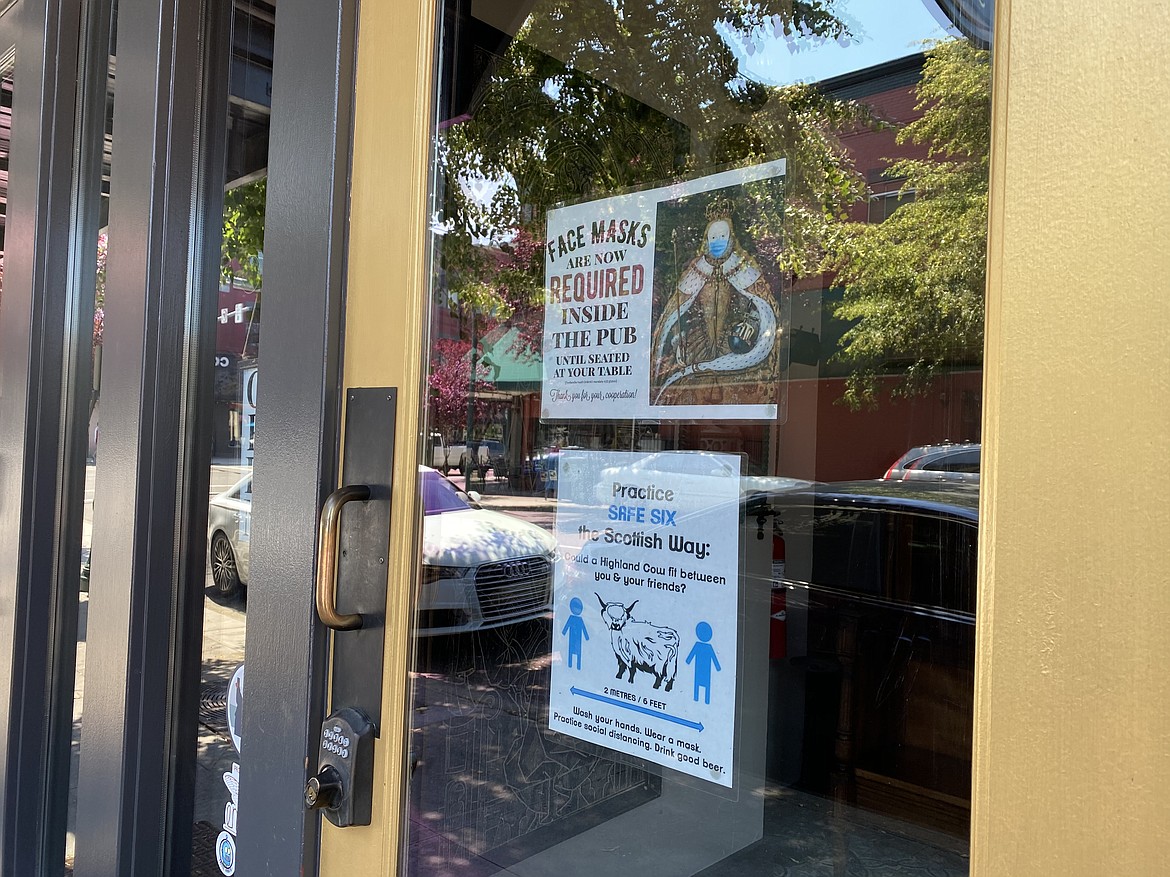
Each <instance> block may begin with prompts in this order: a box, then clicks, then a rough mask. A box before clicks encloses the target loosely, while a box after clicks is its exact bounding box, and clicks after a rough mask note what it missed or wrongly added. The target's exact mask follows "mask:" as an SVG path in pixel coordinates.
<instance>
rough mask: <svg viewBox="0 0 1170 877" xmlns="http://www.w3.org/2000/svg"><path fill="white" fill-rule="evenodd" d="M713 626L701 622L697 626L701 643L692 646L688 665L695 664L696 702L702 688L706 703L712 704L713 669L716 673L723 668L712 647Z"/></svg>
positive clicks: (696, 629)
mask: <svg viewBox="0 0 1170 877" xmlns="http://www.w3.org/2000/svg"><path fill="white" fill-rule="evenodd" d="M711 635H712V631H711V625H709V624H708V623H707V622H705V621H700V622H699V623H698V624H696V625H695V636H696V637H698V639H699V641H698V642H697V643H695V644H694V645H693V646H691V651H690V654H688V655H687V663H688V664H689V663H691V662H692V661H694V662H695V701H696V702H697V701H698V700H699V689H700V688H702V689H703V690H704V691H703V693H704V695H705V700H704V703H710V702H711V667H712V666H714V667H715V670H716V672H719V671H722V670H723V668H722V667H720V666H719V658H717V657H716V656H715V647H714V646H712V645H711Z"/></svg>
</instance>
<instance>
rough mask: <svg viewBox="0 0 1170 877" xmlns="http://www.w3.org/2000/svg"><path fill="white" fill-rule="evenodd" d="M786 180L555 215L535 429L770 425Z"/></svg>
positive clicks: (704, 187)
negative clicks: (556, 425)
mask: <svg viewBox="0 0 1170 877" xmlns="http://www.w3.org/2000/svg"><path fill="white" fill-rule="evenodd" d="M784 168H785V164H784V161H783V160H779V161H772V162H767V163H764V164H759V165H755V166H754V167H748V168H739V169H736V170H731V171H723V172H721V173H717V174H711V175H709V176H706V177H702V178H699V179H695V180H689V181H686V182H683V183H678V184H676V185H673V186H665V187H662V188H658V189H650V190H647V191H643V192H636V193H633V194H629V195H618V196H615V197H612V198H605V199H602V200H600V201H591V202H588V203H584V204H574V205H572V206H568V207H562V208H559V209H557V210H551V211H549V213H548V216H547V228H546V248H545V252H546V255H545V293H546V295H545V302H546V304H545V313H544V342H543V343H544V399H543V400H542V404H541V411H542V417H544V418H575V419H580V418H595V417H603V418H607V419H615V418H631V419H632V418H639V419H647V418H659V419H682V418H690V419H698V418H720V419H725V420H726V419H775V417H776V415H777V411H778V410H779V409H780V406H781V405H782V394H783V385H782V382H781V377H782V372H783V370H784V367H785V363H784V362H783V356H784V352H785V351H786V350H787V347H786V346H784V345H782V344H781V340H782V337H783V334H784V329H785V327H784V320H783V309H782V307H781V302H780V299H779V294H780V289H779V284H780V278H779V275H778V274H777V273H776V270H775V258H774V251H775V250H776V248H777V247H778V246H779V244H778V241H779V240H780V237H781V229H780V225H781V219H780V217H781V215H782V201H783V195H782V189H781V184H782V181H783V175H784ZM767 252H772V253H773V256H768V255H766V253H767Z"/></svg>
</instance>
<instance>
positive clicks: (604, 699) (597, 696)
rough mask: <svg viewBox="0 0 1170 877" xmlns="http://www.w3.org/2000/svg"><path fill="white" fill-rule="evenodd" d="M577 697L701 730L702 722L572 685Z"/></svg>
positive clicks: (572, 690)
mask: <svg viewBox="0 0 1170 877" xmlns="http://www.w3.org/2000/svg"><path fill="white" fill-rule="evenodd" d="M569 691H571V692H573V694H575V695H577V696H578V697H588V698H591V699H592V700H600V701H601V702H602V703H608V704H612V705H613V706H620V707H621V708H622V709H627V710H633V711H634V712H636V713H643V714H644V715H647V716H654V718H656V719H666V721H668V722H674V723H675V724H678V725H686V726H687V727H688V728H694V729H695V730H696V731H702V730H703V723H702V722H692V721H691V720H690V719H680V718H679V717H678V716H672V715H671V714H670V713H660V712H659V711H658V710H652V709H649V708H647V707H644V706H638V705H637V704H636V703H626V702H625V701H624V700H618V699H617V698H616V697H606V696H605V695H604V694H594V693H593V692H592V691H582V690H581V689H580V688H577V687H576V686H573V687H572V688H570V689H569Z"/></svg>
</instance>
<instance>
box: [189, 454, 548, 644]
mask: <svg viewBox="0 0 1170 877" xmlns="http://www.w3.org/2000/svg"><path fill="white" fill-rule="evenodd" d="M419 481H420V487H421V489H422V496H423V509H424V510H425V513H426V516H425V518H424V520H423V553H422V583H421V586H420V589H419V596H418V633H419V634H420V635H421V636H432V635H435V634H444V633H461V632H463V631H469V630H482V629H486V628H490V627H500V626H502V625H505V624H513V623H515V622H517V621H528V620H530V619H534V618H541V617H543V616H544V615H545V614H546V613H547V612H548V611H549V610H550V609H551V607H552V569H553V554H554V553H555V549H556V539H554V538H553V535H552V534H551V533H549V532H548V531H547V530H545V529H544V528H542V527H538V526H536V525H535V524H530V523H528V522H527V521H522V520H520V519H519V518H514V517H512V516H511V515H505V514H501V513H500V512H493V511H488V510H487V509H481V508H478V507H477V506H476V504H475V501H474V499H472V498H471V497H469V496H468V495H467V494H465V493H464V492H463V491H462V490H459V489H458V488H457V487H456V486H455V485H454V484H452V483H451V482H450V481H448V480H447V479H446V478H444V477H443V476H442V475H440V474H439V473H438V472H436V471H435V470H434V469H428V468H427V467H425V466H420V467H419ZM251 518H252V476H251V475H248V476H246V477H245V478H242V479H241V480H240V481H238V482H237V483H236V484H234V485H232V486H231V487H230V488H228V489H227V490H225V491H224V492H223V493H221V494H219V495H218V496H216V497H214V498H213V499H212V500H211V503H210V506H209V508H208V516H207V519H208V529H207V544H208V562H209V565H210V569H211V577H212V580H213V581H214V582H215V586H216V588H217V590H218V591H219V592H220V593H221V594H223V595H224V596H227V595H230V594H233V593H235V591H236V590H237V589H238V588H239V587H240V585H241V584H247V581H248V546H249V535H250V530H251Z"/></svg>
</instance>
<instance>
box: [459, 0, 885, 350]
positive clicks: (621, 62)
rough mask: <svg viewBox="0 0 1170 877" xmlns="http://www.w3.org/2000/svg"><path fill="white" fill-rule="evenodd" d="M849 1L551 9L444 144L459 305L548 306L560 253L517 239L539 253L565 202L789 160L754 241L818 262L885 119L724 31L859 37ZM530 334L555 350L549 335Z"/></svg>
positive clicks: (494, 309) (780, 256)
mask: <svg viewBox="0 0 1170 877" xmlns="http://www.w3.org/2000/svg"><path fill="white" fill-rule="evenodd" d="M834 2H835V0H811V2H798V3H792V2H752V3H745V2H741V0H659V2H655V3H645V2H644V0H638V2H626V0H550V2H547V3H542V4H539V5H538V7H537V11H535V12H534V13H533V14H532V15H531V16H530V17H529V19H528V20H527V22H526V23H525V25H524V27H523V28H522V29H521V31H520V33H519V34H518V35H517V38H516V39H515V40H513V41H512V42H511V43H510V45H509V46H508V48H507V49H506V50H505V51H504V53H503V55H502V56H501V57H499V58H497V59H495V61H494V64H493V65H492V66H490V67H489V69H488V72H487V73H486V74H485V78H484V81H483V82H482V83H481V84H480V89H479V91H478V92H477V97H476V100H475V102H474V104H473V106H472V107H471V110H470V113H469V117H468V118H467V119H466V120H464V121H461V122H459V123H458V124H454V125H451V126H449V127H448V128H447V129H446V130H445V131H444V132H443V133H442V135H441V136H440V138H439V141H438V147H437V154H438V159H439V166H440V171H441V179H442V181H443V182H442V185H443V190H442V195H443V199H442V207H441V217H442V220H443V230H444V233H445V237H444V241H443V246H442V247H441V249H440V267H441V269H442V271H443V277H444V280H445V283H446V287H447V290H448V292H449V296H450V298H451V300H452V301H453V302H462V303H463V305H464V306H470V307H474V308H475V309H476V310H478V311H480V312H481V313H485V314H491V313H495V314H497V315H507V314H517V315H518V316H517V317H516V319H518V320H519V319H522V317H521V316H519V315H520V313H521V312H522V311H525V310H533V309H536V308H538V307H539V306H540V304H541V301H542V294H543V269H544V254H543V251H542V250H539V249H538V250H537V251H535V252H532V251H530V248H528V247H527V246H526V245H522V246H520V247H518V248H515V249H517V250H518V252H516V253H513V249H514V248H513V246H512V243H511V241H510V239H509V238H508V234H513V233H515V230H517V229H519V231H520V239H524V238H527V239H529V240H531V241H534V242H536V244H537V246H538V247H539V245H540V242H541V241H542V238H543V234H544V218H545V214H546V212H547V211H548V210H549V209H550V208H552V207H555V206H556V205H558V204H562V203H573V202H580V201H585V200H590V199H594V198H602V197H606V196H608V195H612V194H615V193H619V192H625V191H629V190H631V189H636V188H638V187H645V186H651V185H654V186H657V185H664V184H668V183H670V182H673V181H676V180H679V179H685V178H687V177H689V176H693V175H695V174H698V173H703V172H710V171H711V170H713V169H716V168H722V167H735V166H746V165H752V164H757V163H759V162H761V161H765V160H768V159H772V158H777V157H781V156H783V157H785V158H787V159H788V168H789V177H788V180H787V186H786V195H785V203H784V205H783V207H784V210H783V211H782V210H781V205H780V204H775V205H774V206H773V207H772V208H771V209H763V210H761V211H760V212H759V216H760V217H761V218H760V220H759V221H758V222H757V225H756V227H754V228H753V229H752V233H753V236H754V237H755V239H756V240H757V241H758V242H766V241H771V242H773V245H772V246H771V247H770V248H769V249H770V252H771V253H772V254H773V257H774V258H775V260H776V262H777V265H778V268H779V269H780V270H782V271H794V272H797V273H804V272H806V271H808V270H812V269H815V268H816V267H817V266H818V265H819V263H820V259H821V255H822V251H821V247H820V244H821V241H822V239H823V236H824V232H825V229H826V227H827V226H828V224H830V223H832V222H837V221H839V220H840V219H841V218H843V217H844V216H845V215H846V213H847V211H848V208H849V206H850V205H851V204H853V203H855V202H856V201H857V200H858V199H859V198H861V197H863V196H864V193H865V186H864V182H863V181H862V180H861V178H860V176H859V175H858V174H857V173H856V171H855V169H854V168H853V165H852V163H851V161H850V159H849V157H848V155H847V153H846V151H845V149H844V148H843V146H842V145H841V143H840V140H839V135H840V134H842V133H845V132H848V131H853V130H856V128H857V127H858V126H864V125H868V126H875V125H878V124H880V123H878V122H877V121H876V120H874V119H873V118H872V117H871V116H870V114H869V113H868V111H867V110H866V108H865V107H864V106H862V105H860V104H858V103H855V102H851V101H840V100H835V99H833V98H831V97H829V96H826V95H825V94H823V93H822V92H821V91H819V90H818V89H816V88H815V87H812V86H808V85H794V86H789V87H786V88H769V87H765V86H762V85H759V84H757V83H753V82H749V81H747V80H745V79H744V78H743V77H742V76H741V75H740V73H739V68H738V62H737V61H736V59H735V56H734V54H733V53H732V52H731V50H730V49H729V48H728V46H727V44H726V43H725V42H724V41H723V40H722V38H721V37H720V36H719V35H718V33H717V31H716V29H715V27H714V22H716V21H717V20H722V21H727V22H730V23H731V24H732V25H733V26H735V27H741V28H752V27H756V26H767V27H770V28H775V27H777V26H779V25H777V22H780V23H781V24H782V26H783V28H784V29H786V30H788V31H789V32H793V33H795V32H799V33H808V34H817V35H821V36H823V37H825V38H835V37H838V36H843V35H845V34H846V29H845V25H844V24H843V23H842V22H841V21H840V20H839V19H838V18H837V17H836V16H835V15H834V14H833V7H834ZM477 179H478V180H481V181H482V180H490V181H494V182H496V183H498V184H500V185H498V186H497V187H496V188H495V191H494V195H493V196H492V197H491V199H490V200H488V199H486V198H485V197H482V196H481V197H480V198H479V199H476V198H474V197H470V196H469V192H468V190H469V188H471V186H469V185H468V184H469V181H473V180H477ZM485 189H486V187H485ZM505 232H507V234H505ZM485 243H491V244H494V247H495V253H491V254H489V252H485V250H486V249H487V248H485V246H484V244H485ZM499 252H503V253H504V254H505V256H506V257H507V258H500V257H499V256H498V255H497V254H498V253H499ZM493 291H494V295H493ZM528 324H529V325H531V326H533V327H538V325H539V324H538V323H537V322H536V321H534V320H532V321H528ZM522 337H523V338H524V343H525V346H526V347H528V348H529V349H530V350H533V351H535V350H538V349H539V344H540V338H539V335H538V334H532V333H522Z"/></svg>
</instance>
